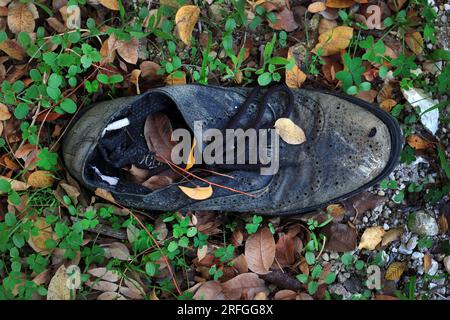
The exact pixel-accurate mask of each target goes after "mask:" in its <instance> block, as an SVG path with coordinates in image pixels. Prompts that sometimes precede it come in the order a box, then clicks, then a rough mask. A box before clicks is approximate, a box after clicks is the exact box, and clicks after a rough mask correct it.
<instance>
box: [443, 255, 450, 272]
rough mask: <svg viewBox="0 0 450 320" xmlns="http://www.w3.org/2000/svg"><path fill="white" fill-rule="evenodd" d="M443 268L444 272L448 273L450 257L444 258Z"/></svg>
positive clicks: (449, 270)
mask: <svg viewBox="0 0 450 320" xmlns="http://www.w3.org/2000/svg"><path fill="white" fill-rule="evenodd" d="M444 267H445V270H447V272H448V273H450V256H446V257H445V258H444Z"/></svg>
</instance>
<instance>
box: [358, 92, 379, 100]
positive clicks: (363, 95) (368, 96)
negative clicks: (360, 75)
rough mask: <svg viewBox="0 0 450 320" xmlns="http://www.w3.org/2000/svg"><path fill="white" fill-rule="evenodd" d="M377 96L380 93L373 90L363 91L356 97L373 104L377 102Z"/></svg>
mask: <svg viewBox="0 0 450 320" xmlns="http://www.w3.org/2000/svg"><path fill="white" fill-rule="evenodd" d="M377 94H378V91H376V90H373V89H372V90H368V91H361V92H360V93H358V94H357V95H356V97H357V98H359V99H363V100H365V101H367V102H370V103H372V102H373V101H374V100H375V98H376V97H377Z"/></svg>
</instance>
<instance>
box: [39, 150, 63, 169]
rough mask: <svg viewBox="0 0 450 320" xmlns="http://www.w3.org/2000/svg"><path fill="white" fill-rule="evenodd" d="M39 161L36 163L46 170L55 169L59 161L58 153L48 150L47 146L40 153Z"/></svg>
mask: <svg viewBox="0 0 450 320" xmlns="http://www.w3.org/2000/svg"><path fill="white" fill-rule="evenodd" d="M37 157H38V161H37V162H36V165H37V166H38V167H39V168H41V169H44V170H49V171H50V170H55V169H56V164H57V163H58V154H57V153H55V152H50V151H48V149H47V148H45V149H42V150H41V152H39V154H38V156H37Z"/></svg>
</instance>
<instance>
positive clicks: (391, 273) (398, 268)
mask: <svg viewBox="0 0 450 320" xmlns="http://www.w3.org/2000/svg"><path fill="white" fill-rule="evenodd" d="M405 270H406V264H405V263H403V262H398V261H397V262H393V263H391V264H390V266H389V267H388V269H387V270H386V274H385V276H384V277H385V279H386V280H388V281H397V280H399V279H400V277H401V276H402V274H403V272H405Z"/></svg>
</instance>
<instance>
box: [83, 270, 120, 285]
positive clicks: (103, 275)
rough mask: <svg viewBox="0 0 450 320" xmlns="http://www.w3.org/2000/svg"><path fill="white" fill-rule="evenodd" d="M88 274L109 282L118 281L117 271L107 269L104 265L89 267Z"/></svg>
mask: <svg viewBox="0 0 450 320" xmlns="http://www.w3.org/2000/svg"><path fill="white" fill-rule="evenodd" d="M87 273H89V274H90V275H92V276H94V277H96V278H99V279H101V280H105V281H109V282H117V281H119V274H118V273H117V271H114V270H108V269H106V268H105V267H100V268H92V269H89V270H88V272H87Z"/></svg>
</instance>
